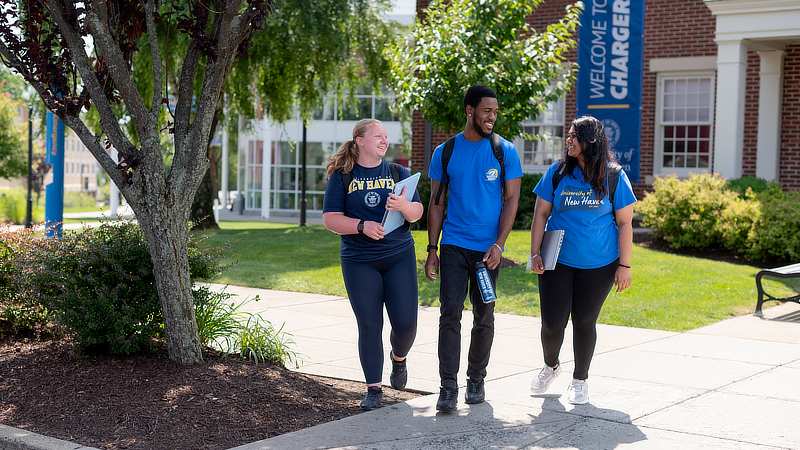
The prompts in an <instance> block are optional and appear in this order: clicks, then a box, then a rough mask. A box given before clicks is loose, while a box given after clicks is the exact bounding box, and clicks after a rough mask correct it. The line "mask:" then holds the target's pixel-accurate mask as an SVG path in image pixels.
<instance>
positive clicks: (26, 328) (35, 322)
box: [0, 225, 49, 334]
mask: <svg viewBox="0 0 800 450" xmlns="http://www.w3.org/2000/svg"><path fill="white" fill-rule="evenodd" d="M34 233H35V230H34V229H27V230H21V231H10V230H9V229H8V226H7V225H0V332H10V333H12V334H19V333H28V332H35V333H39V332H41V331H42V330H44V329H45V327H46V326H47V323H48V321H49V315H48V312H47V310H46V309H44V308H43V307H42V306H41V305H39V304H38V303H36V302H32V301H28V300H27V298H26V296H22V295H18V292H17V289H16V286H15V281H14V280H15V279H16V278H17V276H18V275H17V274H18V269H17V267H16V264H15V262H16V259H17V256H18V255H19V254H22V253H24V252H25V251H26V249H27V248H28V247H29V246H30V245H31V243H32V242H34V241H35V237H34Z"/></svg>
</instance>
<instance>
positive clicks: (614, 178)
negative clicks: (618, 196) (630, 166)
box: [608, 163, 622, 213]
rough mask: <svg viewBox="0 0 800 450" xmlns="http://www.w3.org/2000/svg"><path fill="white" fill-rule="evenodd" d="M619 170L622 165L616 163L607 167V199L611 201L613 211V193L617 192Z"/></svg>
mask: <svg viewBox="0 0 800 450" xmlns="http://www.w3.org/2000/svg"><path fill="white" fill-rule="evenodd" d="M620 170H622V166H620V165H619V164H617V163H611V165H610V166H609V167H608V200H609V201H610V202H611V210H612V211H614V193H615V192H617V185H618V184H619V171H620ZM615 213H616V211H615Z"/></svg>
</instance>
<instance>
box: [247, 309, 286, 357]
mask: <svg viewBox="0 0 800 450" xmlns="http://www.w3.org/2000/svg"><path fill="white" fill-rule="evenodd" d="M291 336H292V335H291V334H289V333H286V332H284V331H283V325H281V327H280V328H278V329H277V330H276V329H275V328H274V327H273V326H272V324H271V323H270V322H269V321H266V320H264V319H262V318H261V316H258V315H255V314H252V315H250V318H249V319H248V320H247V323H246V324H245V325H244V326H243V327H242V329H241V333H240V334H239V340H238V342H237V344H238V345H237V349H238V351H239V356H240V357H242V359H245V360H248V361H253V362H255V363H256V364H258V363H259V362H266V361H272V362H277V363H281V364H284V363H285V362H286V361H289V362H292V361H293V362H295V364H297V354H296V353H295V352H294V351H292V350H291V349H290V348H289V346H290V345H291V344H293V343H294V341H292V339H291Z"/></svg>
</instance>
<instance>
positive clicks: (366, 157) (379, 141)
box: [356, 123, 389, 167]
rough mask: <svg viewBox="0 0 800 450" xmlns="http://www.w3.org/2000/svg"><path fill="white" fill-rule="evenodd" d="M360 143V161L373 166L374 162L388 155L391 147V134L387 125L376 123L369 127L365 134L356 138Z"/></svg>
mask: <svg viewBox="0 0 800 450" xmlns="http://www.w3.org/2000/svg"><path fill="white" fill-rule="evenodd" d="M356 144H358V150H359V152H358V163H359V164H361V165H362V166H365V167H372V166H373V164H376V163H378V162H380V160H381V159H383V157H384V156H385V155H386V150H387V149H388V148H389V135H388V134H387V133H386V127H384V126H383V125H382V124H380V123H375V124H372V125H370V126H369V127H368V128H367V131H366V132H365V133H364V136H359V137H357V138H356Z"/></svg>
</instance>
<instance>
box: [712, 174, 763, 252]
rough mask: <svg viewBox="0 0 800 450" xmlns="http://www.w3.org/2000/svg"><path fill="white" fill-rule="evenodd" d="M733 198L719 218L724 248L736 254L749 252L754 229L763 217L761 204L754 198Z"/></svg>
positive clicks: (718, 225)
mask: <svg viewBox="0 0 800 450" xmlns="http://www.w3.org/2000/svg"><path fill="white" fill-rule="evenodd" d="M747 192H748V193H749V195H748V198H745V199H742V198H733V199H731V202H730V203H729V204H728V205H726V206H725V209H723V210H722V212H721V213H720V216H719V223H718V224H717V227H718V229H719V233H720V240H721V244H722V246H723V247H724V248H725V249H727V250H730V251H731V252H734V253H740V254H746V253H748V252H749V250H750V247H751V245H752V239H753V228H754V226H755V225H756V223H757V222H758V219H759V216H760V215H761V203H759V202H758V201H757V200H755V199H754V198H753V194H752V190H749V189H748V191H747Z"/></svg>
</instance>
